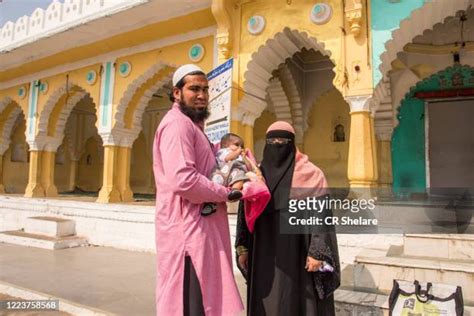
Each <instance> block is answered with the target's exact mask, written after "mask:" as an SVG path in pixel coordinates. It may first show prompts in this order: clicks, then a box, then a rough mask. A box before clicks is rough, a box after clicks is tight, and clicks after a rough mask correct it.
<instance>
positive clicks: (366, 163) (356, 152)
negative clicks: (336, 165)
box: [346, 95, 378, 191]
mask: <svg viewBox="0 0 474 316" xmlns="http://www.w3.org/2000/svg"><path fill="white" fill-rule="evenodd" d="M370 97H371V96H370V95H363V96H351V97H347V98H346V101H347V102H348V103H349V105H350V109H351V113H350V115H351V130H350V138H349V158H348V170H347V176H348V178H349V184H350V187H351V191H357V190H353V189H356V188H367V189H370V188H374V187H376V185H377V179H378V170H377V156H376V153H377V152H376V145H375V132H374V121H373V119H372V117H371V113H370V108H369V101H370Z"/></svg>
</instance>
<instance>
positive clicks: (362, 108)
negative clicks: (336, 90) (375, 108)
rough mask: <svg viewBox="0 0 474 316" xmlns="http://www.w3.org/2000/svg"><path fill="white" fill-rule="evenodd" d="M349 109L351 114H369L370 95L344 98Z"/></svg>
mask: <svg viewBox="0 0 474 316" xmlns="http://www.w3.org/2000/svg"><path fill="white" fill-rule="evenodd" d="M344 99H345V100H346V102H347V103H349V106H350V108H351V113H352V112H370V108H371V101H372V95H370V94H366V95H354V96H347V97H345V98H344Z"/></svg>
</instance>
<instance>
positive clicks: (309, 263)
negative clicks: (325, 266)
mask: <svg viewBox="0 0 474 316" xmlns="http://www.w3.org/2000/svg"><path fill="white" fill-rule="evenodd" d="M321 264H322V261H319V260H316V259H314V258H312V257H310V256H308V257H307V258H306V265H305V267H304V268H305V269H306V271H308V272H316V271H318V269H319V267H320V266H321Z"/></svg>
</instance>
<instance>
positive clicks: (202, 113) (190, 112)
mask: <svg viewBox="0 0 474 316" xmlns="http://www.w3.org/2000/svg"><path fill="white" fill-rule="evenodd" d="M179 109H180V110H181V112H183V114H184V115H186V116H187V117H189V118H190V119H191V121H193V122H194V123H202V122H204V121H205V120H206V119H207V118H208V117H209V115H210V114H211V113H210V112H209V110H208V109H207V107H205V108H201V109H197V108H192V107H190V106H187V105H186V104H184V102H183V101H180V102H179Z"/></svg>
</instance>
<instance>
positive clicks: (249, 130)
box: [241, 125, 255, 152]
mask: <svg viewBox="0 0 474 316" xmlns="http://www.w3.org/2000/svg"><path fill="white" fill-rule="evenodd" d="M241 131H242V132H241V133H242V134H241V137H242V138H243V139H244V143H245V147H247V148H250V150H251V151H252V152H255V148H253V126H250V125H242V130H241Z"/></svg>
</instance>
